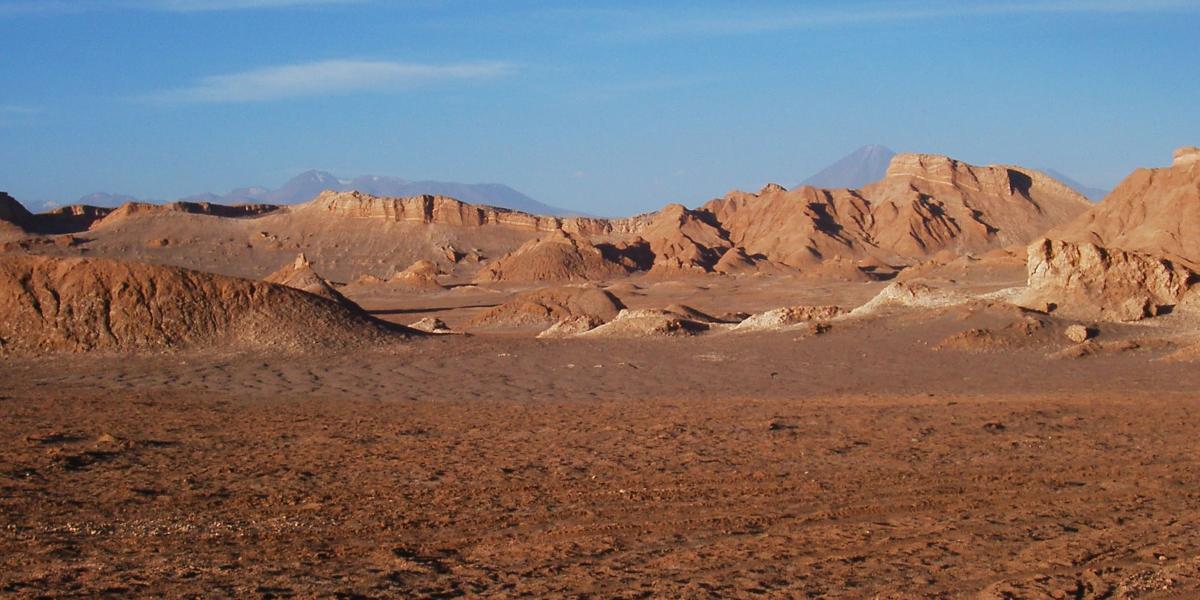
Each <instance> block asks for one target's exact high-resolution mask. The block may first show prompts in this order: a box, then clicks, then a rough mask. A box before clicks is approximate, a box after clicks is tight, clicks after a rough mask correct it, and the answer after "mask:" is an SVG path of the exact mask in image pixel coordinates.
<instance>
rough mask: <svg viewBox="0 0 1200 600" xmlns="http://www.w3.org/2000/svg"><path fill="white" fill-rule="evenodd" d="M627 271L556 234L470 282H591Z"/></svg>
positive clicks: (579, 242)
mask: <svg viewBox="0 0 1200 600" xmlns="http://www.w3.org/2000/svg"><path fill="white" fill-rule="evenodd" d="M629 271H630V269H629V268H628V267H627V266H625V265H623V264H621V263H620V262H618V261H616V260H613V259H612V258H610V257H609V256H605V254H604V252H603V251H602V250H601V249H600V248H599V247H597V246H595V245H594V244H592V243H591V242H588V241H587V240H585V239H583V238H581V237H579V236H576V235H572V234H570V233H567V232H565V231H562V230H556V231H554V232H552V233H550V234H549V235H545V236H542V237H540V238H537V239H535V240H530V241H529V242H526V243H525V244H523V245H522V246H521V247H520V248H518V249H517V250H516V251H514V252H512V253H509V254H507V255H505V256H503V257H501V258H499V259H497V260H496V261H493V262H492V263H490V264H488V265H486V266H484V267H483V268H482V269H480V270H479V273H478V274H477V275H476V276H475V279H474V282H475V283H484V282H489V281H591V280H599V279H607V278H611V277H619V276H621V275H626V274H628V273H629Z"/></svg>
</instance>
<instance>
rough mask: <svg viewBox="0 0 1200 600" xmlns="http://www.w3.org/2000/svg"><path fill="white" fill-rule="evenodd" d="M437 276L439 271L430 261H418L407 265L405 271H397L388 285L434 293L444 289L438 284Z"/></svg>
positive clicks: (439, 273)
mask: <svg viewBox="0 0 1200 600" xmlns="http://www.w3.org/2000/svg"><path fill="white" fill-rule="evenodd" d="M438 275H441V271H440V270H439V269H438V266H437V265H436V264H434V262H433V261H430V260H418V261H417V262H415V263H413V264H411V265H409V267H408V268H407V269H404V270H403V271H398V272H397V273H396V274H395V275H392V277H391V279H389V280H388V283H392V284H396V285H400V286H403V287H407V288H412V289H415V290H423V291H435V290H444V289H446V288H445V286H443V285H442V284H441V283H439V282H438V279H437V278H438Z"/></svg>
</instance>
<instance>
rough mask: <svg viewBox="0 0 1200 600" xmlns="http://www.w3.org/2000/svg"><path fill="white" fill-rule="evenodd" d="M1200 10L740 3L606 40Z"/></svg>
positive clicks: (635, 19) (658, 18) (632, 23)
mask: <svg viewBox="0 0 1200 600" xmlns="http://www.w3.org/2000/svg"><path fill="white" fill-rule="evenodd" d="M1182 11H1186V12H1200V2H1197V1H1196V0H1047V1H983V2H963V1H959V0H954V1H949V2H888V3H878V2H871V3H851V2H846V3H840V4H838V5H835V6H834V7H833V8H792V7H775V8H765V9H763V8H754V7H752V6H746V5H739V6H737V7H736V8H728V9H723V10H709V11H704V10H694V11H690V16H685V17H677V16H674V15H667V14H665V13H660V12H658V11H657V10H655V9H633V10H630V11H628V12H625V13H624V14H622V15H620V17H621V18H622V19H623V21H624V26H618V27H617V28H616V30H615V31H611V32H610V35H608V36H606V37H618V38H642V37H671V36H693V35H743V34H755V33H769V32H772V31H788V30H796V29H820V28H828V27H837V26H849V25H858V24H871V23H891V22H902V21H922V20H932V19H946V18H982V17H1003V16H1021V15H1053V14H1061V15H1069V14H1128V13H1160V12H1182Z"/></svg>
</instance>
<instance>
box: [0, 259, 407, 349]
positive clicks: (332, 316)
mask: <svg viewBox="0 0 1200 600" xmlns="http://www.w3.org/2000/svg"><path fill="white" fill-rule="evenodd" d="M0 312H3V314H4V319H0V352H4V353H13V354H45V353H55V352H84V351H116V352H137V351H152V350H164V349H182V348H198V349H200V348H222V349H225V348H255V349H261V348H272V349H278V350H292V349H316V348H329V347H345V346H350V345H356V344H363V343H368V342H371V341H381V340H384V339H386V338H388V337H390V336H391V335H392V334H394V333H395V332H397V331H401V329H400V328H395V327H391V326H388V325H386V324H384V323H382V322H379V321H376V320H374V319H372V318H370V317H368V316H367V315H365V314H363V313H362V312H361V311H355V310H351V309H348V308H346V307H344V306H342V305H340V304H337V303H335V302H331V301H329V300H326V299H324V298H320V297H318V296H314V295H312V294H307V293H303V292H300V291H298V290H295V289H292V288H290V287H286V286H281V285H274V284H270V283H264V282H258V281H250V280H245V279H236V278H232V277H222V276H219V275H211V274H208V273H201V272H198V271H190V270H187V269H179V268H173V267H162V266H157V265H148V264H143V263H134V262H120V261H114V260H107V259H81V258H66V259H59V258H49V257H35V256H12V257H0Z"/></svg>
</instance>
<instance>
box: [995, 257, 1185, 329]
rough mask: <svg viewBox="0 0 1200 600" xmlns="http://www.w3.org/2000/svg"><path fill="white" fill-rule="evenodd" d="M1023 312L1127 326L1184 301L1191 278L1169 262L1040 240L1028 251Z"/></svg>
mask: <svg viewBox="0 0 1200 600" xmlns="http://www.w3.org/2000/svg"><path fill="white" fill-rule="evenodd" d="M1027 269H1028V275H1029V281H1028V289H1027V290H1026V291H1025V292H1023V294H1022V295H1021V296H1020V297H1019V298H1018V302H1019V303H1021V304H1024V305H1026V306H1039V307H1040V306H1047V307H1056V308H1057V310H1058V311H1060V312H1062V313H1063V314H1067V315H1069V316H1073V317H1077V318H1088V319H1100V320H1116V321H1131V320H1138V319H1144V318H1147V317H1153V316H1156V315H1159V314H1162V313H1164V312H1167V311H1169V310H1170V309H1171V307H1174V306H1175V305H1177V304H1179V303H1181V302H1184V301H1185V300H1188V299H1189V297H1190V295H1191V294H1190V292H1191V289H1192V287H1193V286H1194V285H1195V283H1196V282H1197V280H1198V279H1197V275H1196V273H1195V272H1193V271H1192V270H1190V269H1188V268H1186V267H1184V266H1182V265H1179V264H1175V263H1173V262H1171V261H1170V260H1167V259H1164V258H1159V257H1155V256H1148V255H1144V254H1136V253H1133V252H1125V251H1122V250H1116V249H1113V248H1102V247H1100V246H1096V245H1093V244H1090V243H1086V242H1085V243H1072V242H1064V241H1055V240H1041V241H1039V242H1037V243H1034V244H1032V245H1030V246H1029V256H1028V261H1027Z"/></svg>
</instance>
